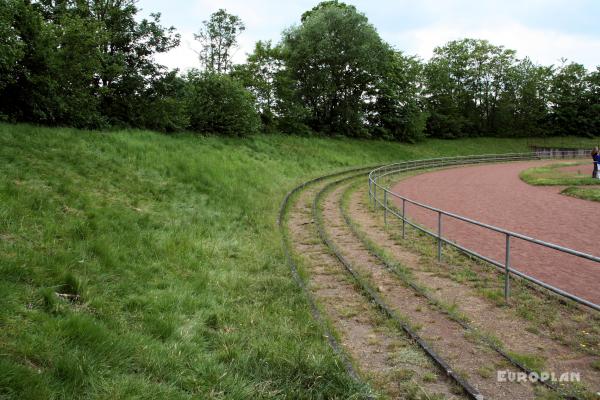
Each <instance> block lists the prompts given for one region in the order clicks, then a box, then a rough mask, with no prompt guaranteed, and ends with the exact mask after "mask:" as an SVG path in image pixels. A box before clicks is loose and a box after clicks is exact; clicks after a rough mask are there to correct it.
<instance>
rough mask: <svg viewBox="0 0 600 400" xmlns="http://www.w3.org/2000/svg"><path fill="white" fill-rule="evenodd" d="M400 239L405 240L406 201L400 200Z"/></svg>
mask: <svg viewBox="0 0 600 400" xmlns="http://www.w3.org/2000/svg"><path fill="white" fill-rule="evenodd" d="M402 239H406V199H402Z"/></svg>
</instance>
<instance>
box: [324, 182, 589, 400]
mask: <svg viewBox="0 0 600 400" xmlns="http://www.w3.org/2000/svg"><path fill="white" fill-rule="evenodd" d="M341 181H342V180H340V181H338V182H341ZM334 183H335V182H334ZM351 189H352V187H348V188H347V189H346V192H348V191H349V190H351ZM346 192H345V193H346ZM345 193H344V194H343V195H342V198H343V196H345ZM339 208H340V212H341V214H342V217H343V218H344V222H345V223H346V225H347V226H348V227H349V228H350V230H351V231H352V233H353V234H354V236H355V237H356V238H357V239H358V240H360V242H361V243H362V244H363V246H364V247H365V248H366V249H367V251H368V252H369V253H370V254H371V255H372V256H374V257H375V258H376V259H377V260H379V261H380V262H381V263H382V264H383V265H384V266H385V268H386V269H387V270H388V271H390V272H391V273H393V274H394V275H396V276H397V277H399V278H400V280H401V281H402V282H404V283H405V284H406V285H408V286H410V287H411V288H412V289H413V290H414V291H415V292H417V294H419V295H420V296H423V297H424V298H426V299H427V300H428V301H429V302H430V303H432V304H434V305H435V306H436V307H438V308H439V310H440V311H441V312H442V313H444V314H446V315H447V316H448V317H449V318H450V319H452V320H453V321H454V322H457V323H458V324H459V325H460V326H462V327H463V328H464V329H465V330H466V331H468V332H473V333H477V329H475V328H473V327H472V326H471V324H469V323H468V322H467V321H464V320H462V319H460V318H457V317H456V316H454V315H452V314H451V313H449V312H448V311H446V310H444V309H443V307H442V306H441V305H440V303H439V301H438V300H437V299H435V298H434V297H432V296H431V295H429V293H427V292H426V291H425V290H424V289H423V288H421V287H420V286H418V285H416V284H415V283H414V282H411V281H409V280H407V279H406V278H405V277H404V276H402V274H400V273H399V272H398V271H397V270H396V268H395V267H394V266H393V265H391V264H390V263H389V262H388V261H387V260H386V258H385V257H384V256H383V255H382V254H381V252H380V251H375V250H373V246H372V245H371V244H370V243H368V241H367V240H366V239H365V237H364V235H363V234H361V232H359V231H358V229H357V228H356V224H355V223H354V221H353V220H352V218H351V217H350V215H349V214H348V213H347V212H346V210H345V208H344V206H343V202H342V201H340V203H339ZM478 337H481V338H482V339H483V341H484V342H485V343H486V344H487V345H488V346H489V347H490V348H491V349H493V350H494V351H496V352H497V353H498V354H500V355H501V356H502V357H503V358H505V359H506V360H507V361H508V362H510V363H511V364H512V365H514V366H515V367H517V368H519V369H520V370H521V371H523V372H525V373H527V374H528V375H529V374H531V373H534V372H535V371H533V370H531V369H529V368H527V367H526V366H525V365H524V364H523V363H521V362H519V361H518V360H516V359H515V358H514V357H511V356H510V355H509V354H508V353H507V352H506V351H504V350H503V349H502V348H501V347H499V346H498V345H496V344H495V343H494V342H493V341H492V340H491V339H489V338H488V337H486V336H484V335H478ZM538 382H539V383H540V384H541V385H543V386H546V387H547V388H549V389H552V390H553V391H555V392H556V393H557V394H559V395H560V396H561V397H563V398H565V399H573V400H583V399H581V398H580V397H577V396H574V395H570V394H566V393H564V392H563V391H562V390H561V389H560V387H559V386H558V385H555V384H552V383H551V382H547V381H542V380H538Z"/></svg>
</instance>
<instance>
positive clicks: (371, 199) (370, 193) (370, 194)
mask: <svg viewBox="0 0 600 400" xmlns="http://www.w3.org/2000/svg"><path fill="white" fill-rule="evenodd" d="M372 201H373V185H372V182H371V178H370V177H369V204H371V202H372Z"/></svg>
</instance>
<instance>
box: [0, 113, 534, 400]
mask: <svg viewBox="0 0 600 400" xmlns="http://www.w3.org/2000/svg"><path fill="white" fill-rule="evenodd" d="M525 150H527V147H526V141H525V140H510V139H484V138H482V139H471V140H458V141H433V140H432V141H428V142H424V143H420V144H417V145H404V144H397V143H387V142H382V141H366V140H349V139H343V140H342V139H326V138H315V137H289V136H280V135H272V136H265V135H259V136H255V137H252V138H246V139H239V138H219V137H212V136H206V137H202V136H194V135H190V134H181V135H177V136H167V135H161V134H156V133H152V132H144V131H117V132H88V131H80V130H75V129H58V128H56V129H50V128H39V127H34V126H29V125H9V124H0V160H1V162H0V398H3V399H4V398H6V399H36V398H37V399H47V398H75V399H77V398H81V399H83V398H85V399H88V398H89V399H98V398H115V399H119V398H135V397H138V398H170V399H191V398H210V399H225V398H226V399H247V398H249V397H253V398H256V399H264V398H298V399H302V398H350V397H352V396H361V394H363V393H365V390H366V389H365V388H363V387H361V386H359V385H357V384H356V383H355V382H354V381H353V380H351V379H350V378H349V377H348V376H347V375H346V373H345V372H344V368H343V366H342V365H341V364H340V363H339V361H338V360H337V359H336V357H335V355H334V354H333V352H332V351H331V350H330V349H329V347H328V346H327V344H326V341H325V340H324V339H323V338H322V337H321V335H320V333H319V329H318V328H317V327H316V326H315V324H314V322H313V321H312V319H311V316H310V311H309V308H308V306H307V303H306V301H305V299H304V297H303V295H302V293H301V292H300V291H299V290H298V289H297V288H296V286H295V285H294V283H293V281H292V279H291V277H290V273H289V270H288V267H287V265H286V262H285V258H284V256H283V253H282V251H281V248H280V237H279V233H278V231H277V229H276V225H275V220H276V215H277V209H278V205H279V202H280V201H281V199H282V198H283V196H284V194H285V193H286V192H287V191H288V190H289V189H291V188H292V187H293V186H294V185H296V184H298V183H299V182H301V181H303V180H305V179H307V178H309V177H313V176H316V175H319V174H323V173H326V172H329V171H332V170H338V169H341V168H345V167H349V166H356V165H366V164H373V163H383V162H390V161H396V160H402V159H410V158H425V157H434V156H440V155H446V156H451V155H459V154H475V153H491V152H494V153H499V152H517V151H525Z"/></svg>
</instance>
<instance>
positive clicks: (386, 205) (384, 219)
mask: <svg viewBox="0 0 600 400" xmlns="http://www.w3.org/2000/svg"><path fill="white" fill-rule="evenodd" d="M387 213H388V203H387V190H384V191H383V224H384V226H385V227H386V228H387Z"/></svg>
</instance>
